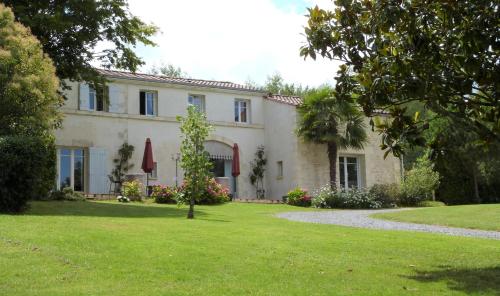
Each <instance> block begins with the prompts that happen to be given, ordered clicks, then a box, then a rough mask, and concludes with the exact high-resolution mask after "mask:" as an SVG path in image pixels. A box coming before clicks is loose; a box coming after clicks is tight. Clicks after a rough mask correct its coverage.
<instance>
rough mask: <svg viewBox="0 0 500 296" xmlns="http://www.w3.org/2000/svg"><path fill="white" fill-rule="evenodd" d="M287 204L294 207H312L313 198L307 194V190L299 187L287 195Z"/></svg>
mask: <svg viewBox="0 0 500 296" xmlns="http://www.w3.org/2000/svg"><path fill="white" fill-rule="evenodd" d="M286 203H287V204H289V205H292V206H298V207H310V206H311V196H309V195H308V194H307V190H305V189H302V188H299V187H297V188H295V189H293V190H290V191H289V192H288V193H287V195H286Z"/></svg>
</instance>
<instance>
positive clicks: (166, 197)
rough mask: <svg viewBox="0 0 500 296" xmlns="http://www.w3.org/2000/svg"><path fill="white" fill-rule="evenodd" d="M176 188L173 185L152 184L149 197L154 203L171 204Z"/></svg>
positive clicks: (175, 194)
mask: <svg viewBox="0 0 500 296" xmlns="http://www.w3.org/2000/svg"><path fill="white" fill-rule="evenodd" d="M176 196H177V189H176V188H175V187H168V186H162V185H155V186H153V192H152V193H151V197H152V198H154V200H155V202H156V203H163V204H172V203H176Z"/></svg>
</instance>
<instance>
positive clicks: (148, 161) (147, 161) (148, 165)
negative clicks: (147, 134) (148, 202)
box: [142, 138, 155, 196]
mask: <svg viewBox="0 0 500 296" xmlns="http://www.w3.org/2000/svg"><path fill="white" fill-rule="evenodd" d="M154 167H155V164H154V161H153V147H152V146H151V140H150V139H149V138H147V139H146V146H145V147H144V156H143V158H142V170H143V171H144V172H145V173H146V192H147V194H148V196H149V188H148V186H149V174H150V173H151V172H152V171H153V169H154Z"/></svg>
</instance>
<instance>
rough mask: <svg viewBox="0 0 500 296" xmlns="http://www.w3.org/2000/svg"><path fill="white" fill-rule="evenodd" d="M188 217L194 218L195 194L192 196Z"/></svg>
mask: <svg viewBox="0 0 500 296" xmlns="http://www.w3.org/2000/svg"><path fill="white" fill-rule="evenodd" d="M187 218H188V219H193V218H194V196H191V199H190V200H189V212H188V216H187Z"/></svg>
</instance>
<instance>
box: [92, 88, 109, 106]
mask: <svg viewBox="0 0 500 296" xmlns="http://www.w3.org/2000/svg"><path fill="white" fill-rule="evenodd" d="M88 87H89V97H88V100H89V104H88V110H89V111H92V112H109V104H108V103H106V92H107V97H109V87H108V86H107V85H104V86H103V87H102V88H99V89H96V88H94V87H93V86H92V85H89V86H88ZM99 90H100V91H99ZM99 93H101V94H99ZM91 94H92V95H93V98H92V99H91ZM99 100H102V110H97V109H98V106H99ZM91 102H92V105H93V106H92V108H91V107H90V106H91Z"/></svg>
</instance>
